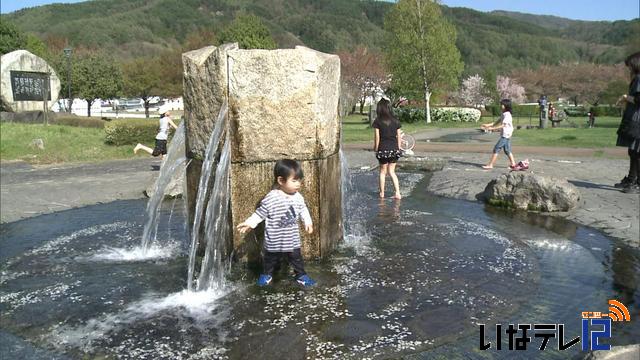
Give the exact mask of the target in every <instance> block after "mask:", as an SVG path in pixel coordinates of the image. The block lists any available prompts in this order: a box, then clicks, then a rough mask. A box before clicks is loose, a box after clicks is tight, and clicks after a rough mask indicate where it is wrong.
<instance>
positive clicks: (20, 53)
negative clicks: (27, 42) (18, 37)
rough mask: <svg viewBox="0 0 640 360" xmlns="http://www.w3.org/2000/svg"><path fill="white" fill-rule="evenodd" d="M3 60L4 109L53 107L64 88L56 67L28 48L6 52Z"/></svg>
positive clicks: (1, 74) (43, 108) (1, 75)
mask: <svg viewBox="0 0 640 360" xmlns="http://www.w3.org/2000/svg"><path fill="white" fill-rule="evenodd" d="M0 61H1V69H0V77H1V80H0V81H1V87H2V96H1V97H0V98H1V99H0V101H2V104H1V105H2V109H3V111H8V112H26V111H49V109H50V108H51V106H53V104H55V103H56V101H57V100H58V93H59V92H60V80H59V79H58V75H57V74H56V72H55V71H54V70H53V68H52V67H51V66H49V64H47V62H46V61H44V60H43V59H42V58H40V57H38V56H35V55H33V54H32V53H30V52H28V51H26V50H16V51H12V52H10V53H7V54H4V55H2V59H1V60H0Z"/></svg>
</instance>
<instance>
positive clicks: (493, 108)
mask: <svg viewBox="0 0 640 360" xmlns="http://www.w3.org/2000/svg"><path fill="white" fill-rule="evenodd" d="M486 109H487V111H488V112H490V113H491V115H493V116H500V115H502V108H501V107H500V104H492V105H487V106H486ZM511 110H512V111H511V115H513V116H514V117H515V116H520V117H525V116H529V115H534V116H539V115H540V106H538V105H536V104H531V105H517V104H514V105H513V108H512V109H511Z"/></svg>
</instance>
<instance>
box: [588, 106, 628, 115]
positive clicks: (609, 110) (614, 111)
mask: <svg viewBox="0 0 640 360" xmlns="http://www.w3.org/2000/svg"><path fill="white" fill-rule="evenodd" d="M589 111H593V113H594V114H595V115H596V116H613V117H618V116H622V109H621V108H619V107H616V106H611V105H600V106H592V107H591V108H590V109H589Z"/></svg>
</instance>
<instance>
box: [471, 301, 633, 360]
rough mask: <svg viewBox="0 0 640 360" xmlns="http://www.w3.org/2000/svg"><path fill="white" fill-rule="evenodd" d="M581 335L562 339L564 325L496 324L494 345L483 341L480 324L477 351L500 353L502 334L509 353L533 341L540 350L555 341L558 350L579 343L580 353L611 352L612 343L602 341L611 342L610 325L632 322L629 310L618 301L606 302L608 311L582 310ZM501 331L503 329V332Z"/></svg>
mask: <svg viewBox="0 0 640 360" xmlns="http://www.w3.org/2000/svg"><path fill="white" fill-rule="evenodd" d="M581 317H582V336H578V337H576V338H574V339H570V340H568V339H565V325H564V324H530V323H528V324H527V323H525V324H517V325H514V324H509V325H507V326H505V327H504V328H503V326H502V324H496V332H495V334H496V336H495V342H493V343H491V342H489V341H487V340H486V336H485V334H486V332H487V331H486V330H485V324H480V350H488V349H491V347H492V346H494V345H495V349H496V350H502V338H503V335H504V337H505V338H506V339H508V349H509V350H527V346H528V345H529V344H530V343H531V342H532V341H533V340H534V339H541V340H539V341H538V340H536V342H539V343H540V345H539V347H538V348H539V349H540V351H544V350H545V349H547V347H548V346H549V343H550V342H551V341H552V340H553V339H556V341H555V342H556V344H557V349H558V350H560V351H564V350H567V349H569V348H571V347H572V346H574V345H576V344H577V343H579V342H581V343H582V351H589V350H611V344H604V343H602V340H604V339H611V337H612V331H611V330H612V329H611V323H612V322H619V321H631V315H630V314H629V310H628V309H627V307H626V306H624V304H622V303H621V302H619V301H617V300H609V312H608V313H603V312H600V311H583V312H582V313H581ZM503 329H504V330H503Z"/></svg>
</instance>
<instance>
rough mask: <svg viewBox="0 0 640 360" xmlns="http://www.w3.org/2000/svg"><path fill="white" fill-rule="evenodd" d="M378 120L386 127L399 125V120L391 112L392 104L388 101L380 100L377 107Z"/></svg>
mask: <svg viewBox="0 0 640 360" xmlns="http://www.w3.org/2000/svg"><path fill="white" fill-rule="evenodd" d="M376 120H378V121H381V122H383V123H384V124H385V125H389V124H391V123H398V119H396V118H395V116H393V113H392V112H391V103H390V102H389V100H387V99H384V98H383V99H380V101H378V105H377V106H376Z"/></svg>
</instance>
